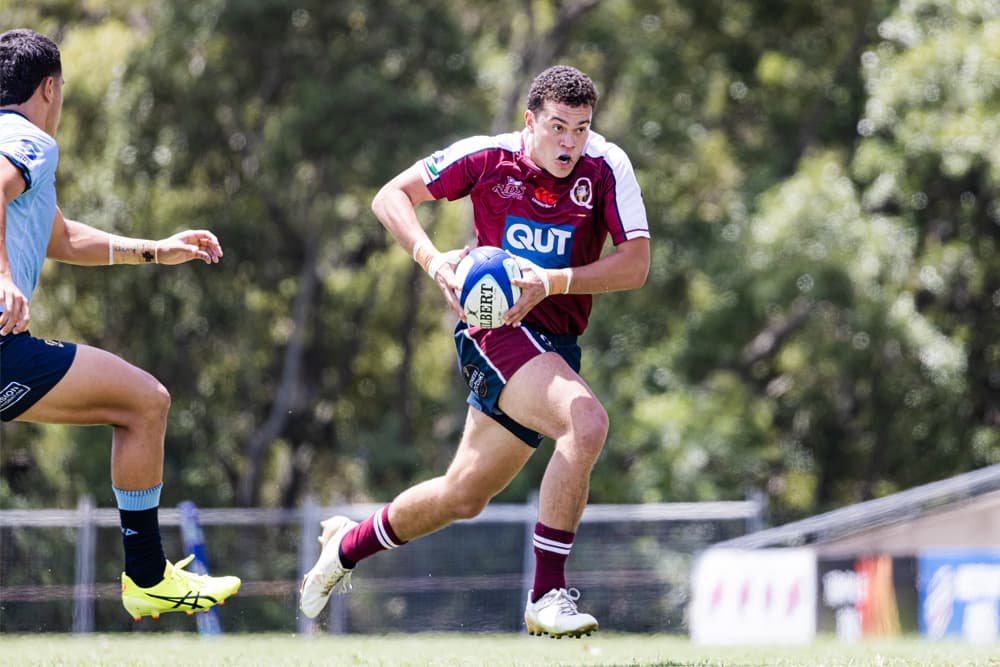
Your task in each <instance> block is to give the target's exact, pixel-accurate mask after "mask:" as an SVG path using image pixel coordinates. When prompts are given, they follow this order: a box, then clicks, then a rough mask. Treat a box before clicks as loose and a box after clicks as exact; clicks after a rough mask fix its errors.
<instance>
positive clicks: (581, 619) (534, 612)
mask: <svg viewBox="0 0 1000 667" xmlns="http://www.w3.org/2000/svg"><path fill="white" fill-rule="evenodd" d="M579 599H580V591H578V590H577V589H575V588H570V589H569V590H566V589H565V588H553V589H552V590H551V591H549V592H548V593H546V594H545V595H543V596H542V597H540V598H538V601H537V602H532V601H531V591H529V592H528V605H527V606H526V607H525V609H524V624H525V625H526V626H527V627H528V634H529V635H548V636H549V637H554V638H555V639H560V638H562V637H578V638H579V637H582V636H583V635H587V636H590V633H591V632H594V631H595V630H597V619H595V618H594V617H593V616H591V615H590V614H581V613H580V612H579V611H577V609H576V601H577V600H579Z"/></svg>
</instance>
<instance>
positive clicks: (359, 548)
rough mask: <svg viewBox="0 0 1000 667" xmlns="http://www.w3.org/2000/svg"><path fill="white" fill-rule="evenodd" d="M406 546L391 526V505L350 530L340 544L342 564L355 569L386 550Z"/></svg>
mask: <svg viewBox="0 0 1000 667" xmlns="http://www.w3.org/2000/svg"><path fill="white" fill-rule="evenodd" d="M402 544H406V542H403V541H402V540H400V539H399V538H398V537H396V533H395V532H393V530H392V526H390V525H389V505H386V506H385V507H383V508H382V509H380V510H379V511H378V512H375V514H372V515H371V516H370V517H368V518H367V519H365V520H364V521H362V522H361V523H359V524H358V525H356V526H355V527H354V528H352V529H351V530H349V531H348V532H347V534H346V535H344V539H343V540H341V542H340V562H341V563H343V564H344V567H354V566H355V565H356V564H357V562H358V561H359V560H363V559H365V558H368V557H369V556H371V555H372V554H376V553H378V552H379V551H385V550H386V549H395V548H396V547H398V546H400V545H402Z"/></svg>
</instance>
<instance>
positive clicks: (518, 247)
mask: <svg viewBox="0 0 1000 667" xmlns="http://www.w3.org/2000/svg"><path fill="white" fill-rule="evenodd" d="M503 249H504V250H507V251H509V252H510V253H511V254H513V255H517V256H518V257H524V258H525V259H530V260H531V261H532V262H534V263H535V264H537V265H539V266H541V267H544V268H547V269H561V268H564V267H567V266H569V258H570V255H571V254H572V252H573V225H543V224H542V223H539V222H535V221H534V220H529V219H528V218H520V217H517V216H514V215H509V216H507V224H506V227H505V229H504V233H503Z"/></svg>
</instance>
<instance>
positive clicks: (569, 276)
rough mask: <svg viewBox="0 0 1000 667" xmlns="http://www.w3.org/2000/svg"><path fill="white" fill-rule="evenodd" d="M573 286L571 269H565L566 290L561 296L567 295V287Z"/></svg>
mask: <svg viewBox="0 0 1000 667" xmlns="http://www.w3.org/2000/svg"><path fill="white" fill-rule="evenodd" d="M572 284H573V269H566V289H564V290H563V294H569V286H570V285H572Z"/></svg>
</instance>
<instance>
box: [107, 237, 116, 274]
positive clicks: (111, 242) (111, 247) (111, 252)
mask: <svg viewBox="0 0 1000 667" xmlns="http://www.w3.org/2000/svg"><path fill="white" fill-rule="evenodd" d="M114 263H115V235H114V234H108V266H114Z"/></svg>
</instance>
